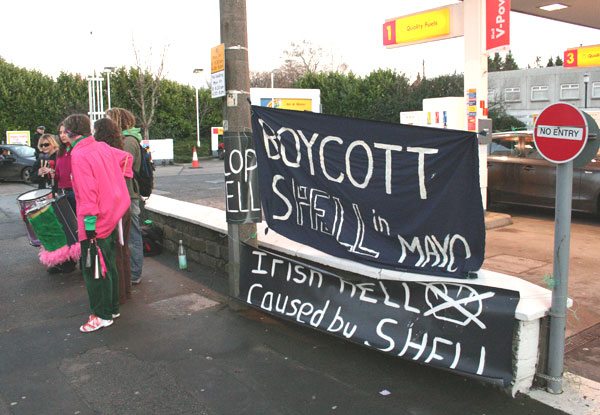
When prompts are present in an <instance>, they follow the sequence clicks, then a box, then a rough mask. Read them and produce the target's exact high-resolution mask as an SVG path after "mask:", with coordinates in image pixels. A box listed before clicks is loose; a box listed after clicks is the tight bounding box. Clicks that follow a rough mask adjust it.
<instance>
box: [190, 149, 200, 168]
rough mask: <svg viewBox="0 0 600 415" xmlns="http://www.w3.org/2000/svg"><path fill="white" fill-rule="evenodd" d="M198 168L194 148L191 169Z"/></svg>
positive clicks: (198, 164) (196, 154)
mask: <svg viewBox="0 0 600 415" xmlns="http://www.w3.org/2000/svg"><path fill="white" fill-rule="evenodd" d="M196 167H200V163H198V153H196V146H194V155H193V156H192V168H196Z"/></svg>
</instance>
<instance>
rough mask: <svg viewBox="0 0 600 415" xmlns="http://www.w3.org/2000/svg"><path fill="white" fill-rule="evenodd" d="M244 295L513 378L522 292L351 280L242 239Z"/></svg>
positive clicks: (425, 360) (451, 364)
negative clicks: (517, 312) (515, 331)
mask: <svg viewBox="0 0 600 415" xmlns="http://www.w3.org/2000/svg"><path fill="white" fill-rule="evenodd" d="M238 298H239V299H240V300H241V301H243V302H246V303H248V304H250V305H253V306H255V307H258V308H260V309H262V310H264V311H267V312H269V313H271V314H273V315H275V316H278V317H280V318H283V319H286V320H289V321H293V322H296V323H299V324H305V325H306V326H309V327H310V328H314V329H317V330H320V331H323V332H326V333H329V334H332V335H334V336H337V337H339V338H342V339H345V340H349V341H351V342H353V343H357V344H360V345H364V346H367V347H370V348H372V349H376V350H379V351H382V352H385V353H387V354H390V355H393V356H399V357H402V358H404V359H411V360H413V361H416V362H419V363H422V364H427V365H431V366H435V367H438V368H443V369H447V370H451V371H457V372H461V373H464V374H469V375H475V376H479V377H481V378H482V379H483V380H486V381H489V382H493V383H497V384H501V385H502V386H504V387H506V386H507V385H508V384H509V383H510V382H511V380H512V339H513V328H514V313H515V309H516V307H517V303H518V302H519V293H518V292H516V291H510V290H504V289H499V288H491V287H486V286H478V285H470V284H462V283H456V282H452V283H450V282H447V283H446V282H443V281H440V282H399V281H382V280H377V281H362V282H351V281H348V280H346V279H343V278H342V277H339V276H337V275H335V274H331V273H328V272H326V271H323V270H319V269H316V268H314V267H311V266H309V265H306V264H302V263H300V262H296V261H294V260H291V259H288V258H285V257H283V256H280V255H275V254H272V253H269V252H267V251H264V250H260V249H257V248H253V247H251V246H249V245H246V244H242V249H241V259H240V294H239V297H238Z"/></svg>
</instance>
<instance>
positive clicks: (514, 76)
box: [488, 66, 600, 129]
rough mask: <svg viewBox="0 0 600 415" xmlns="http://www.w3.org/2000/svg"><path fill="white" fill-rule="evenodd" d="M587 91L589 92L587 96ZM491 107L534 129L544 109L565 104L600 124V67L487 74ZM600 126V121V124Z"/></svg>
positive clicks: (519, 70) (521, 70)
mask: <svg viewBox="0 0 600 415" xmlns="http://www.w3.org/2000/svg"><path fill="white" fill-rule="evenodd" d="M586 90H587V93H586ZM488 102H489V108H498V107H500V106H501V107H503V108H504V109H505V110H506V113H507V114H508V115H512V116H513V117H516V118H517V119H519V120H521V121H522V122H524V123H525V124H527V128H528V129H532V128H533V124H534V122H535V118H536V117H537V116H538V115H539V114H540V113H541V112H542V110H543V109H544V108H545V107H546V106H548V105H550V104H554V103H557V102H565V103H568V104H572V105H573V106H575V107H577V108H579V109H582V110H585V111H587V112H589V113H590V115H592V117H594V118H596V120H597V122H598V121H600V120H599V118H600V67H591V68H564V67H562V66H553V67H548V68H533V69H518V70H516V71H501V72H490V73H489V74H488ZM599 124H600V122H599Z"/></svg>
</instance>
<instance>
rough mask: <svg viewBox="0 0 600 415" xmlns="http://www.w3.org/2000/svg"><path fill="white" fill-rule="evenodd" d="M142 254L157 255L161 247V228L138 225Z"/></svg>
mask: <svg viewBox="0 0 600 415" xmlns="http://www.w3.org/2000/svg"><path fill="white" fill-rule="evenodd" d="M140 231H141V233H142V244H143V246H144V256H154V255H159V254H160V253H161V252H162V247H163V230H162V229H161V228H159V227H157V226H153V225H142V226H140Z"/></svg>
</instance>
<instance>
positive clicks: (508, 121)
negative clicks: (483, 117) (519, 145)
mask: <svg viewBox="0 0 600 415" xmlns="http://www.w3.org/2000/svg"><path fill="white" fill-rule="evenodd" d="M488 116H489V118H491V119H492V125H493V129H494V131H514V130H522V129H524V128H525V127H526V125H525V123H523V122H522V121H519V120H518V119H517V118H515V117H513V116H512V115H508V114H507V113H506V110H505V109H504V107H503V106H498V107H496V108H491V109H490V110H489V111H488Z"/></svg>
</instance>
